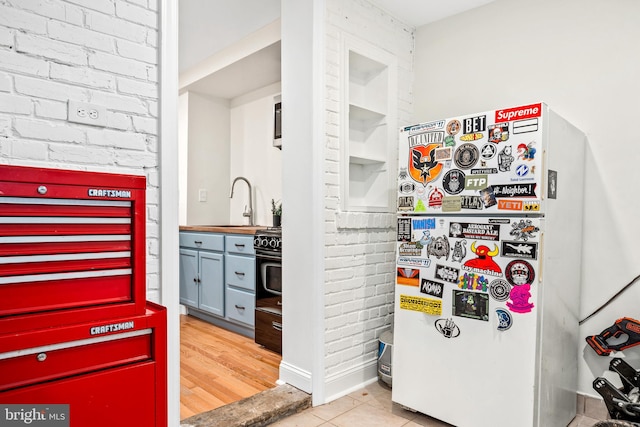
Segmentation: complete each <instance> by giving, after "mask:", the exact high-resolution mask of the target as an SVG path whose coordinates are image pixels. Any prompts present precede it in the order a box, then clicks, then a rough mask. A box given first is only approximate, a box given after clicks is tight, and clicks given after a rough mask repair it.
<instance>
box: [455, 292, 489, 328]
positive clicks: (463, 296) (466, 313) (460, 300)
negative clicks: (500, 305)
mask: <svg viewBox="0 0 640 427" xmlns="http://www.w3.org/2000/svg"><path fill="white" fill-rule="evenodd" d="M453 315H454V316H459V317H467V318H469V319H476V320H483V321H485V322H488V321H489V296H488V295H487V294H481V293H477V292H469V291H460V290H457V289H454V290H453Z"/></svg>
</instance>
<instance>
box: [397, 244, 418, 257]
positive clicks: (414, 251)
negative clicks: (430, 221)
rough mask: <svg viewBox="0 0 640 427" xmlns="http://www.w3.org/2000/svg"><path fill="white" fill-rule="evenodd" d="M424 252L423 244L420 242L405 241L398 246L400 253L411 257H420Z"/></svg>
mask: <svg viewBox="0 0 640 427" xmlns="http://www.w3.org/2000/svg"><path fill="white" fill-rule="evenodd" d="M421 254H422V245H420V244H419V243H418V242H405V243H401V244H400V246H398V255H400V256H405V257H411V256H416V257H419V256H420V255H421Z"/></svg>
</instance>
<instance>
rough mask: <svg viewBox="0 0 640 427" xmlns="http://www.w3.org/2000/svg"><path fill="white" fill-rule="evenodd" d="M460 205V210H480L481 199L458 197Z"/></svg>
mask: <svg viewBox="0 0 640 427" xmlns="http://www.w3.org/2000/svg"><path fill="white" fill-rule="evenodd" d="M460 205H461V206H462V209H473V210H481V209H482V206H483V205H482V197H480V196H460Z"/></svg>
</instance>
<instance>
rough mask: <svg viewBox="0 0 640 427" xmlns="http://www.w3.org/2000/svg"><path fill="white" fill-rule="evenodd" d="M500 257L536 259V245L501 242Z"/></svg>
mask: <svg viewBox="0 0 640 427" xmlns="http://www.w3.org/2000/svg"><path fill="white" fill-rule="evenodd" d="M502 256H505V257H509V258H527V259H538V244H537V243H533V242H530V243H524V242H515V241H514V242H509V241H506V240H505V241H503V242H502Z"/></svg>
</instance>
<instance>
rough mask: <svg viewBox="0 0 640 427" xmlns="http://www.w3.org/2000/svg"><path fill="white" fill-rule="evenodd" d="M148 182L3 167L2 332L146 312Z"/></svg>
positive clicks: (0, 177) (0, 168)
mask: <svg viewBox="0 0 640 427" xmlns="http://www.w3.org/2000/svg"><path fill="white" fill-rule="evenodd" d="M145 187H146V181H145V178H144V177H142V176H132V175H119V174H107V173H95V172H85V171H66V170H56V169H40V168H30V167H21V166H8V165H0V335H1V334H2V333H6V332H15V331H21V330H27V329H32V328H37V327H50V326H55V325H61V324H68V323H72V322H80V321H83V320H90V319H101V318H107V317H113V316H123V315H134V314H140V313H143V312H144V306H145V286H146V279H145V251H146V244H145Z"/></svg>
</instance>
